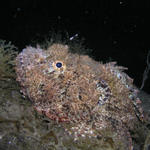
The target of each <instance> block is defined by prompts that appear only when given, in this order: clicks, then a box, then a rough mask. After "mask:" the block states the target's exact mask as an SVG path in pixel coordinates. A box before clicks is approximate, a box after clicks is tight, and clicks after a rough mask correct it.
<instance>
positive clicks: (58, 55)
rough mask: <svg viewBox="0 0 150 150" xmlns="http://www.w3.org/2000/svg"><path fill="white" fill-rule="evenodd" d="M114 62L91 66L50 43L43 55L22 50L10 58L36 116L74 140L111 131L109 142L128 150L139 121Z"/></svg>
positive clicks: (130, 90)
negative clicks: (112, 137)
mask: <svg viewBox="0 0 150 150" xmlns="http://www.w3.org/2000/svg"><path fill="white" fill-rule="evenodd" d="M125 69H126V68H124V67H122V66H117V65H116V62H109V63H106V64H103V63H100V62H97V61H95V60H93V59H92V58H90V57H89V56H87V55H81V54H77V53H71V52H70V50H69V46H68V45H65V44H59V43H54V44H53V45H51V46H50V47H49V48H48V49H47V50H43V49H41V48H39V47H38V48H34V47H31V46H29V47H26V48H25V49H23V51H22V52H21V53H20V54H19V55H18V56H17V58H16V74H17V81H18V82H19V83H20V86H21V91H22V93H23V94H24V95H25V96H27V97H28V98H29V99H30V100H31V101H32V102H33V105H34V107H35V109H36V110H37V111H38V112H41V113H43V114H45V115H46V116H47V117H48V118H50V119H51V120H55V121H56V122H58V123H61V124H63V123H64V124H69V126H66V129H65V130H66V132H68V133H70V134H71V135H73V137H74V139H75V140H76V139H78V137H83V138H84V137H94V138H96V137H98V136H100V135H101V131H103V130H106V129H107V128H108V129H112V130H113V131H114V132H115V140H121V141H123V142H124V143H126V147H125V149H126V150H132V149H133V144H132V143H133V142H132V138H131V136H130V132H129V131H130V130H132V129H134V124H135V123H136V122H137V121H139V120H140V121H142V120H143V112H142V108H141V106H140V100H139V98H138V97H137V92H138V89H137V88H136V87H135V86H134V85H133V80H132V79H131V78H130V77H129V76H128V75H127V74H126V73H124V72H123V71H124V70H125Z"/></svg>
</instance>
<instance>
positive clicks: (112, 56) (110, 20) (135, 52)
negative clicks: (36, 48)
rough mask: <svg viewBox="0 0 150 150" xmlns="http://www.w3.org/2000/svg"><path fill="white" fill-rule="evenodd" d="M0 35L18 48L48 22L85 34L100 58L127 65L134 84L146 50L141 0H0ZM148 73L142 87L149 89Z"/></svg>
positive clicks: (138, 80) (42, 30)
mask: <svg viewBox="0 0 150 150" xmlns="http://www.w3.org/2000/svg"><path fill="white" fill-rule="evenodd" d="M2 2H3V3H2ZM0 3H1V4H0V19H1V20H0V38H1V39H4V40H7V41H12V42H13V44H15V45H16V46H17V47H18V48H19V50H20V51H21V50H22V48H24V47H25V46H26V45H29V44H30V43H31V41H32V40H33V39H38V38H40V37H42V36H45V35H47V34H48V32H49V31H50V30H51V29H52V28H53V29H55V30H65V31H67V32H68V33H69V35H70V36H73V35H75V34H78V35H79V37H84V38H85V39H86V41H85V43H86V45H87V46H88V47H89V48H91V49H93V53H92V54H93V55H94V57H95V59H96V60H100V61H104V62H107V61H110V60H113V61H117V62H118V64H119V65H122V66H125V67H128V71H127V73H128V74H129V75H130V76H131V77H132V78H134V83H135V84H136V86H138V87H140V86H141V84H142V78H143V72H144V70H145V68H146V56H147V53H148V51H149V50H150V42H149V33H150V29H149V25H150V23H149V9H150V2H149V1H148V0H147V1H146V0H145V1H141V2H138V1H136V0H130V1H127V0H120V1H110V0H95V1H90V2H89V1H87V0H74V1H59V0H51V1H50V0H43V1H41V0H6V1H1V2H0ZM149 83H150V77H149V78H148V80H147V81H146V84H145V86H144V89H143V90H145V91H146V92H148V93H150V84H149Z"/></svg>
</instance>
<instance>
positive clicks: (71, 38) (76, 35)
mask: <svg viewBox="0 0 150 150" xmlns="http://www.w3.org/2000/svg"><path fill="white" fill-rule="evenodd" d="M75 37H78V33H77V34H75V35H73V36H72V37H70V38H69V39H70V41H72V40H73V39H74V38H75Z"/></svg>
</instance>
